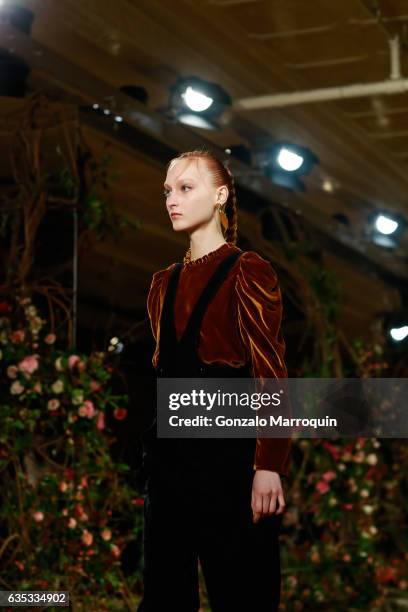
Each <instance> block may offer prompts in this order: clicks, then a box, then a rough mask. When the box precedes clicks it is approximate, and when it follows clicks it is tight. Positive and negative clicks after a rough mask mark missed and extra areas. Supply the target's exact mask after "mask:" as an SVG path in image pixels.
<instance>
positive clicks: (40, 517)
mask: <svg viewBox="0 0 408 612" xmlns="http://www.w3.org/2000/svg"><path fill="white" fill-rule="evenodd" d="M33 519H34V520H35V521H36V522H37V523H40V522H41V521H43V520H44V513H43V512H40V511H39V510H38V511H37V512H34V513H33Z"/></svg>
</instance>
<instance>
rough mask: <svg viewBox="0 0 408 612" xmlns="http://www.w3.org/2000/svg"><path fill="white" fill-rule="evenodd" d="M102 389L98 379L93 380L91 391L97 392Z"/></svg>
mask: <svg viewBox="0 0 408 612" xmlns="http://www.w3.org/2000/svg"><path fill="white" fill-rule="evenodd" d="M100 390H101V385H100V384H99V383H98V381H96V380H91V391H93V392H94V393H96V392H97V391H100Z"/></svg>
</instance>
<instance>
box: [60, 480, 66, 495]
mask: <svg viewBox="0 0 408 612" xmlns="http://www.w3.org/2000/svg"><path fill="white" fill-rule="evenodd" d="M67 489H68V485H67V483H66V482H65V480H62V481H61V482H60V484H59V490H60V491H61V492H62V493H64V492H65V491H66V490H67Z"/></svg>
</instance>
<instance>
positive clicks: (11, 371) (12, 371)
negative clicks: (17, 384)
mask: <svg viewBox="0 0 408 612" xmlns="http://www.w3.org/2000/svg"><path fill="white" fill-rule="evenodd" d="M17 372H18V368H17V366H15V365H11V366H9V367H8V368H7V376H8V377H9V378H17Z"/></svg>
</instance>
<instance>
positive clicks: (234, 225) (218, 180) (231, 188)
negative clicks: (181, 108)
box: [168, 149, 238, 245]
mask: <svg viewBox="0 0 408 612" xmlns="http://www.w3.org/2000/svg"><path fill="white" fill-rule="evenodd" d="M186 158H187V159H195V158H202V159H205V161H206V162H207V167H208V170H209V171H210V172H211V174H212V176H213V180H214V184H215V185H216V186H217V187H221V186H222V185H226V186H227V187H228V194H229V195H228V200H227V201H226V203H225V208H224V210H225V214H226V216H227V219H228V227H227V229H226V230H225V232H224V230H223V229H222V231H223V234H224V238H225V240H226V241H227V242H229V243H230V244H234V245H235V244H236V242H237V237H238V212H237V195H236V190H235V182H234V177H233V175H232V173H231V171H230V169H229V168H228V166H227V165H226V164H224V163H223V162H222V161H221V160H220V159H219V158H218V157H217V156H216V155H214V154H213V153H211V152H210V151H207V150H205V149H202V150H200V149H197V150H194V151H186V152H184V153H180V154H179V155H178V156H177V157H175V158H173V159H172V160H170V162H169V164H168V168H170V167H171V166H172V165H173V163H175V162H176V161H177V160H179V159H186ZM228 161H229V160H228ZM228 161H227V162H226V163H228Z"/></svg>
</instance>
